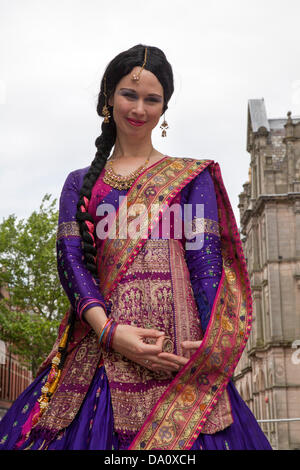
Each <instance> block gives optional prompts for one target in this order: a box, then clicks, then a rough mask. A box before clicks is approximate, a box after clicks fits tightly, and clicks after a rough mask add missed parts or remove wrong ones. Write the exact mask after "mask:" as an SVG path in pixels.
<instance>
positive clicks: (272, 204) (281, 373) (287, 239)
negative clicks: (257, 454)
mask: <svg viewBox="0 0 300 470" xmlns="http://www.w3.org/2000/svg"><path fill="white" fill-rule="evenodd" d="M247 151H248V152H249V153H250V156H251V161H250V168H249V181H247V182H246V183H245V184H244V185H243V192H242V193H241V194H240V195H239V210H240V221H241V222H240V231H241V238H242V241H243V247H244V253H245V257H246V259H247V265H248V270H249V276H250V280H251V288H252V298H253V326H252V331H251V334H250V337H249V340H248V343H247V346H246V348H245V351H244V353H243V355H242V357H241V359H240V361H239V364H238V366H237V368H236V371H235V374H234V380H235V384H236V387H237V389H238V391H239V392H240V394H241V395H242V397H243V399H244V400H245V401H246V403H247V404H248V406H249V408H250V409H251V410H252V412H253V413H254V415H255V416H256V418H257V419H258V420H264V419H291V418H300V350H299V349H298V350H297V346H300V117H295V118H292V116H291V113H290V112H288V113H287V118H285V119H284V118H282V119H269V118H268V117H267V113H266V107H265V102H264V99H254V100H249V102H248V125H247ZM261 427H262V428H263V430H264V431H265V433H266V435H267V436H268V438H269V440H270V442H271V445H272V447H273V448H274V449H300V421H281V422H272V423H265V424H264V423H261Z"/></svg>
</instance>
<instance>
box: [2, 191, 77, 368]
mask: <svg viewBox="0 0 300 470" xmlns="http://www.w3.org/2000/svg"><path fill="white" fill-rule="evenodd" d="M50 198H51V195H49V194H46V195H45V196H44V198H43V200H42V203H41V205H40V208H39V211H38V212H37V211H34V212H33V213H32V214H31V215H30V216H29V218H28V219H27V220H24V219H21V220H20V221H18V220H17V218H16V216H15V215H14V214H13V215H9V216H8V217H7V218H6V219H3V222H2V223H1V224H0V263H1V265H2V267H1V269H0V286H5V288H6V290H7V291H8V293H9V296H8V298H2V299H1V300H0V338H1V339H2V340H4V341H6V342H9V343H10V344H11V350H12V352H13V353H15V354H18V355H20V356H21V357H22V358H23V359H24V363H26V364H27V365H28V366H29V367H31V370H32V373H33V375H35V373H36V371H37V369H38V367H39V365H40V363H41V362H42V361H43V360H44V359H45V357H46V356H47V355H48V353H49V352H50V351H51V348H52V346H53V343H54V341H55V338H56V335H57V331H58V326H59V323H60V321H61V319H62V317H63V315H64V313H65V312H66V310H67V309H68V307H69V300H68V298H67V296H66V295H65V292H64V290H63V288H62V287H61V284H60V281H59V276H58V272H57V264H56V230H57V223H58V211H57V209H56V201H57V200H56V199H54V200H53V201H52V202H51V200H50Z"/></svg>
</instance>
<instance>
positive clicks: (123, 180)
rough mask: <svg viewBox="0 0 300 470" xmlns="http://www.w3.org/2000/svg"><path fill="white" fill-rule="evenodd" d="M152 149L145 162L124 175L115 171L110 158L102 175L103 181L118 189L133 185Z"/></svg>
mask: <svg viewBox="0 0 300 470" xmlns="http://www.w3.org/2000/svg"><path fill="white" fill-rule="evenodd" d="M152 150H153V149H152ZM152 150H151V152H150V154H149V155H148V157H147V159H146V161H145V163H143V165H141V166H140V167H139V168H137V169H136V170H135V171H133V172H131V173H129V175H126V176H123V175H118V174H117V173H115V171H114V169H113V166H112V162H113V161H114V159H110V160H109V161H108V162H107V166H106V168H105V170H106V171H105V175H104V177H103V181H104V183H106V184H109V185H110V186H112V187H113V188H116V189H119V190H122V189H129V188H131V186H132V185H133V183H134V181H135V180H136V179H137V177H138V176H139V175H140V174H141V173H142V172H143V171H144V170H145V169H146V166H147V164H148V162H149V160H150V155H151V153H152Z"/></svg>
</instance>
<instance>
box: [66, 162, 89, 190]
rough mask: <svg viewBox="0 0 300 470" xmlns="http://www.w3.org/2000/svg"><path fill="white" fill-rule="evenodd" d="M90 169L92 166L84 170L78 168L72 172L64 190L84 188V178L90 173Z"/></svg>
mask: <svg viewBox="0 0 300 470" xmlns="http://www.w3.org/2000/svg"><path fill="white" fill-rule="evenodd" d="M89 168H90V166H86V167H84V168H78V169H77V170H72V171H70V173H69V174H68V175H67V177H66V179H65V183H64V186H63V190H64V189H67V188H72V189H77V190H79V189H80V188H81V186H82V183H83V178H84V176H85V175H86V173H87V172H88V170H89Z"/></svg>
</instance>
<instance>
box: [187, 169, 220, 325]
mask: <svg viewBox="0 0 300 470" xmlns="http://www.w3.org/2000/svg"><path fill="white" fill-rule="evenodd" d="M186 188H187V190H186V193H185V198H183V202H185V203H188V205H189V208H190V209H189V211H190V213H187V216H185V218H184V222H185V224H186V222H187V221H188V224H187V227H188V228H189V230H192V232H193V233H194V235H191V234H190V235H189V236H187V235H186V239H187V240H186V245H185V258H186V262H187V266H188V268H189V272H190V279H191V284H192V288H193V292H194V297H195V300H196V303H197V307H198V310H199V315H200V319H201V325H202V329H203V331H205V330H206V328H207V325H208V323H209V319H210V313H211V309H212V306H213V303H214V299H215V296H216V292H217V288H218V285H219V282H220V279H221V275H222V254H221V243H220V235H219V225H218V208H217V200H216V194H215V189H214V184H213V181H212V178H211V176H210V173H209V170H208V169H207V168H206V169H205V170H203V171H202V172H201V173H200V174H199V175H198V176H196V177H195V178H194V179H193V180H192V181H191V182H190V183H189V184H188V185H187V187H186ZM195 234H196V237H195ZM192 236H193V237H194V238H192ZM196 241H197V243H196ZM187 242H189V243H188V244H187ZM193 242H194V244H193Z"/></svg>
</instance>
